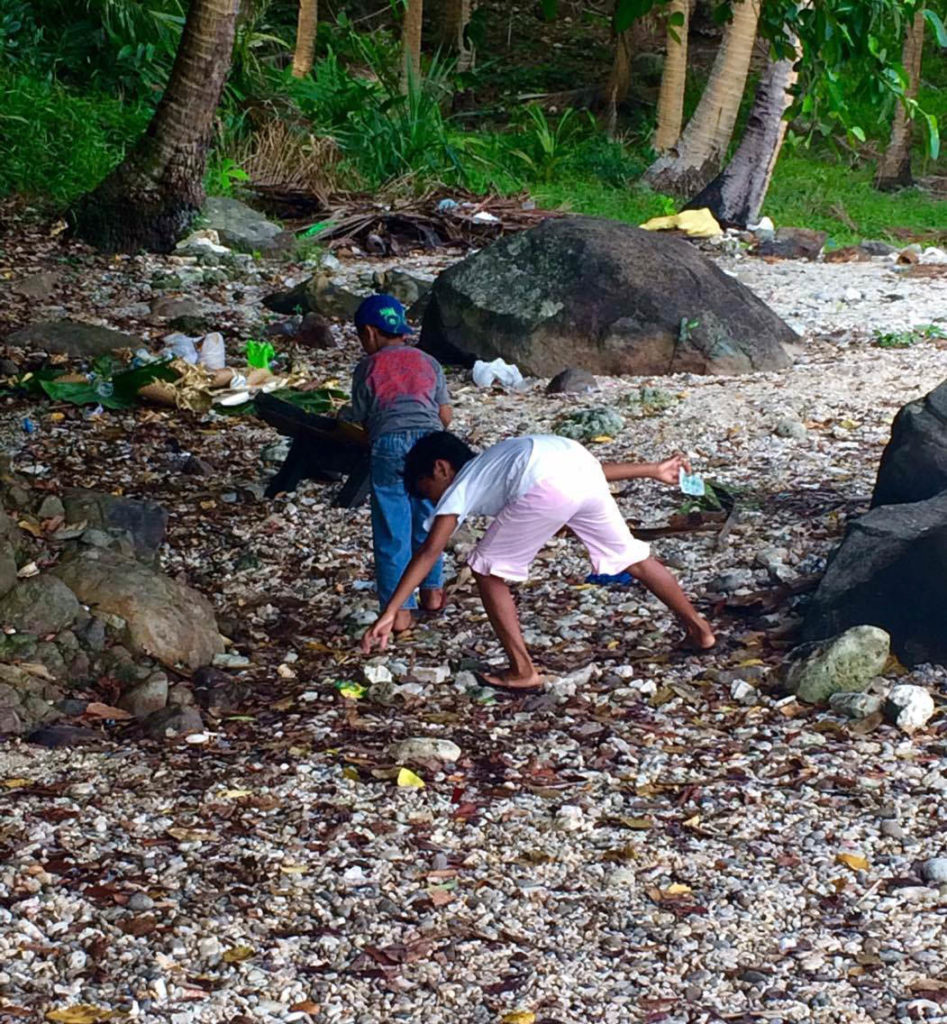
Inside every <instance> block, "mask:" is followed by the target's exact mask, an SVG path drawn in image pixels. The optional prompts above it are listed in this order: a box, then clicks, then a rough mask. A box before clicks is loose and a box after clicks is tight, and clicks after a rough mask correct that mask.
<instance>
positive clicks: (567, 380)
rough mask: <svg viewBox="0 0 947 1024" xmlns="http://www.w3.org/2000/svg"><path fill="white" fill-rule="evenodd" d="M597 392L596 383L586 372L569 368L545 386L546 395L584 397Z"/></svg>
mask: <svg viewBox="0 0 947 1024" xmlns="http://www.w3.org/2000/svg"><path fill="white" fill-rule="evenodd" d="M591 391H598V381H597V380H596V379H595V377H594V376H593V375H592V374H591V373H589V372H588V371H587V370H579V369H576V368H575V367H572V366H570V367H569V368H568V369H566V370H563V371H562V372H561V373H557V374H556V376H555V377H553V378H552V380H551V381H550V382H549V383H548V384H547V385H546V394H547V395H584V394H588V393H589V392H591Z"/></svg>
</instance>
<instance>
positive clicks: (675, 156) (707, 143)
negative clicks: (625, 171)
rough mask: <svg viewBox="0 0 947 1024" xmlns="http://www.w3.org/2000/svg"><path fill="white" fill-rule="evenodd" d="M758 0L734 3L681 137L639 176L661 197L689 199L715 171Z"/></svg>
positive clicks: (738, 93)
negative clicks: (669, 195)
mask: <svg viewBox="0 0 947 1024" xmlns="http://www.w3.org/2000/svg"><path fill="white" fill-rule="evenodd" d="M760 4H761V0H735V2H734V4H733V18H732V20H731V21H730V24H729V25H728V26H727V30H726V32H725V33H724V37H723V41H722V42H721V44H720V49H719V50H718V51H717V56H716V59H715V60H714V65H713V69H712V70H711V73H710V79H709V80H708V82H707V86H706V88H705V89H704V92H703V95H702V96H701V98H700V103H699V104H698V105H697V110H696V111H694V116H693V117H692V118H691V119H690V121H689V122H688V123H687V127H686V128H685V129H684V132H683V134H682V135H681V137H680V139H679V140H678V142H677V144H676V145H675V146H674V147H673V149H671V151H670V152H668V153H667V154H665V155H664V156H660V157H658V159H657V160H655V162H654V163H653V164H652V165H651V166H650V167H649V168H648V170H647V171H646V172H645V174H644V180H645V181H646V182H647V183H648V184H649V185H651V186H652V188H655V189H657V190H658V191H661V192H668V193H670V194H672V195H681V196H687V195H693V194H694V193H695V192H697V191H699V190H700V189H702V188H703V187H704V186H705V185H706V184H707V182H708V181H710V180H711V179H712V178H713V177H714V176H715V175H716V174H717V173H718V172H719V171H720V167H721V164H722V163H723V159H724V156H725V154H726V151H727V146H728V145H729V143H730V138H731V136H732V134H733V126H734V125H735V124H736V119H737V114H738V113H739V111H740V100H741V98H742V97H743V89H744V86H745V85H746V76H747V72H748V71H749V69H750V57H751V56H752V53H753V44H754V42H755V40H756V26H757V23H758V22H759V17H760Z"/></svg>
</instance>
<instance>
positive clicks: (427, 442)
mask: <svg viewBox="0 0 947 1024" xmlns="http://www.w3.org/2000/svg"><path fill="white" fill-rule="evenodd" d="M475 455H476V452H475V451H474V450H473V449H472V448H471V447H470V446H469V445H467V444H464V442H463V441H461V439H460V438H459V437H457V436H456V435H454V434H451V433H449V432H448V431H446V430H441V431H438V432H437V433H436V434H426V435H425V436H424V437H422V438H421V440H420V441H417V442H416V443H415V445H414V447H413V448H412V449H411V451H409V452H408V454H407V455H406V456H405V459H404V486H405V490H406V491H407V492H408V494H410V495H413V496H414V497H415V498H421V497H423V495H422V494H421V493H420V492H419V491H418V481H419V480H422V479H423V478H424V477H429V476H433V475H434V463H435V462H437V460H438V459H443V460H444V461H445V462H449V463H450V464H451V466H453V467H454V471H455V472H459V471H460V470H461V469H462V468H463V467H464V466H466V465H467V463H468V462H470V460H471V459H472V458H474V456H475Z"/></svg>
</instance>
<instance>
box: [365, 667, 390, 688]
mask: <svg viewBox="0 0 947 1024" xmlns="http://www.w3.org/2000/svg"><path fill="white" fill-rule="evenodd" d="M362 677H363V678H364V679H365V682H366V683H368V684H369V685H371V684H372V683H390V682H391V681H392V679H393V677H392V675H391V669H389V668H388V666H387V665H363V666H362Z"/></svg>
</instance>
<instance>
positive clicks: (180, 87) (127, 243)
mask: <svg viewBox="0 0 947 1024" xmlns="http://www.w3.org/2000/svg"><path fill="white" fill-rule="evenodd" d="M239 6H240V0H191V6H190V10H189V11H188V16H187V21H186V22H185V25H184V31H183V32H182V34H181V43H180V45H179V47H178V53H177V57H176V58H175V61H174V67H173V68H172V70H171V77H170V79H169V81H168V86H167V88H166V89H165V92H164V95H163V96H162V98H161V102H160V103H159V104H158V109H157V110H156V111H155V114H154V117H153V118H152V119H151V123H150V124H149V125H148V128H147V129H146V131H145V134H144V135H143V136H142V137H141V138H140V139H139V140H138V142H137V143H136V144H135V146H134V147H133V148H132V150H131V151H130V152H129V153H128V154H127V156H126V157H125V159H124V160H123V161H122V163H120V164H119V165H118V167H116V168H115V170H113V171H112V172H111V173H110V174H109V175H108V177H106V178H105V180H104V181H103V182H102V183H101V184H100V185H99V186H98V187H97V188H96V189H95V190H94V191H93V192H90V193H87V194H86V195H85V196H83V197H82V198H81V199H80V200H79V201H78V203H77V204H76V206H75V207H74V208H73V210H72V211H70V220H71V221H72V224H73V228H74V230H75V232H76V234H77V235H79V237H80V238H84V239H85V240H86V241H87V242H91V244H92V245H95V246H97V247H98V248H100V249H104V250H105V251H107V252H135V251H137V250H139V249H146V250H151V251H154V252H169V251H170V250H171V249H173V248H174V244H175V242H176V241H177V240H178V238H179V237H180V236H181V234H182V233H183V232H184V231H185V229H186V228H187V227H188V225H189V224H190V223H191V221H192V220H193V218H194V216H195V214H196V213H197V212H198V210H199V209H200V207H201V205H202V204H203V202H204V182H203V178H204V169H205V166H206V161H207V149H208V145H209V143H210V139H211V136H212V134H213V129H214V114H215V112H216V110H217V104H218V102H219V101H220V93H221V91H222V89H223V87H224V82H225V81H226V79H227V73H228V72H229V70H230V60H231V52H232V50H233V39H234V30H235V26H236V20H237V11H238V9H239Z"/></svg>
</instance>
